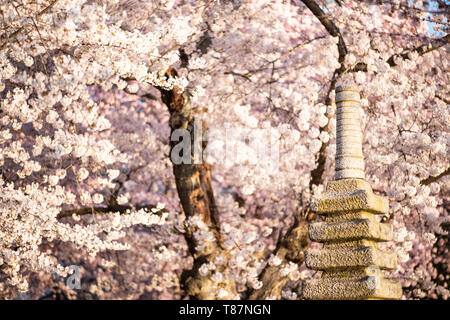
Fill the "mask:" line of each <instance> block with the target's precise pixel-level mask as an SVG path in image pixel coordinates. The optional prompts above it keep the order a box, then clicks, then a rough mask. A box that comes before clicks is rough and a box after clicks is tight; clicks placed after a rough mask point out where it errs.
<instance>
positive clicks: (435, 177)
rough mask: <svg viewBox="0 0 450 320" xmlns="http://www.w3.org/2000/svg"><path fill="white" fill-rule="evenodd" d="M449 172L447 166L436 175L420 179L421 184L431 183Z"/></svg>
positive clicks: (449, 168) (449, 169)
mask: <svg viewBox="0 0 450 320" xmlns="http://www.w3.org/2000/svg"><path fill="white" fill-rule="evenodd" d="M449 174H450V167H448V168H447V169H446V170H445V171H444V172H442V173H440V174H438V175H437V176H432V177H428V178H426V179H423V180H422V181H420V184H421V185H424V186H427V185H429V184H432V183H433V182H436V181H438V180H439V179H441V178H443V177H445V176H448V175H449Z"/></svg>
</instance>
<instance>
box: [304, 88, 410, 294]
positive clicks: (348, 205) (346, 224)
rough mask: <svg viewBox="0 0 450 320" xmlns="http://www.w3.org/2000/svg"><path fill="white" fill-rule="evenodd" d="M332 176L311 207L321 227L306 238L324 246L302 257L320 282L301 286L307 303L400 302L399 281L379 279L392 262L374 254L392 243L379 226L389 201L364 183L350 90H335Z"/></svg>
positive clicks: (355, 99) (355, 97) (355, 94)
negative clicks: (320, 218) (381, 245)
mask: <svg viewBox="0 0 450 320" xmlns="http://www.w3.org/2000/svg"><path fill="white" fill-rule="evenodd" d="M336 106H337V111H336V120H337V122H336V123H337V125H336V131H337V132H336V165H335V167H336V175H335V180H334V181H332V182H330V183H329V184H328V185H327V188H326V192H325V193H324V194H323V195H322V196H321V197H320V198H318V199H316V200H314V201H313V203H312V206H311V208H312V210H313V211H314V212H316V213H317V214H320V215H322V216H323V217H324V222H317V223H312V224H311V225H310V227H309V237H310V239H311V240H312V241H316V242H321V243H323V247H322V248H321V249H310V250H307V252H306V266H307V267H308V268H310V269H314V270H320V271H323V272H322V277H321V279H315V280H308V281H305V283H304V286H303V296H304V298H306V299H324V300H325V299H338V300H340V299H400V298H401V295H402V288H401V284H400V282H399V281H394V280H388V279H385V278H384V277H383V274H382V270H393V269H395V268H396V266H397V256H396V254H395V253H393V252H388V251H383V250H380V249H379V248H378V245H377V242H380V241H391V240H392V238H393V228H392V225H390V224H388V223H382V222H379V220H380V219H377V215H384V214H387V213H388V211H389V203H388V200H387V199H386V198H384V197H380V196H377V195H375V194H374V193H373V192H372V188H371V187H370V185H369V183H367V182H366V181H365V178H364V158H363V154H362V132H361V124H360V121H361V120H360V108H361V106H360V97H359V91H358V89H357V88H355V87H350V86H345V87H343V86H341V87H338V88H337V89H336Z"/></svg>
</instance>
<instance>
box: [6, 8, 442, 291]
mask: <svg viewBox="0 0 450 320" xmlns="http://www.w3.org/2000/svg"><path fill="white" fill-rule="evenodd" d="M448 10H449V7H448V4H447V3H446V1H441V0H434V1H425V0H414V1H411V0H408V1H406V0H405V1H403V0H390V1H388V0H378V1H354V0H340V1H337V0H336V1H326V0H292V1H282V0H276V1H266V0H259V1H256V0H246V1H237V0H235V1H225V0H222V1H213V0H201V1H182V0H175V1H173V0H166V1H131V0H128V1H125V0H119V1H86V0H65V1H61V0H59V1H58V0H53V1H50V0H41V1H36V0H14V1H1V2H0V12H1V19H0V21H1V26H2V33H1V34H2V35H1V37H0V72H1V82H0V94H1V105H0V149H1V153H0V164H1V167H0V168H1V169H0V170H1V171H0V172H1V175H0V214H1V215H0V279H1V282H0V296H1V297H2V298H6V299H11V298H16V297H25V298H30V297H31V298H46V297H49V298H78V299H105V298H106V299H108V298H116V299H117V298H120V299H138V298H141V299H164V298H169V299H180V298H185V297H190V298H195V299H300V298H302V296H301V284H302V280H304V279H308V278H311V277H317V276H318V274H315V273H313V272H311V271H310V270H307V269H306V268H305V266H304V263H303V262H304V251H305V250H306V249H307V248H308V247H309V246H316V245H317V244H315V243H310V241H309V239H308V236H307V228H308V224H309V222H311V221H313V220H316V219H320V217H317V216H316V215H315V214H314V213H312V212H310V209H309V204H310V202H311V199H312V198H313V197H314V196H318V195H320V194H321V193H322V192H323V189H324V186H326V183H327V182H328V181H330V180H331V179H333V170H334V156H335V150H336V139H335V130H336V121H335V118H334V112H335V103H334V95H335V88H336V86H337V85H338V84H339V83H347V82H351V83H354V84H356V85H357V86H358V87H359V88H360V90H361V97H362V104H363V111H362V122H363V131H364V146H363V148H364V150H363V151H364V155H365V161H366V179H367V180H368V181H369V183H370V184H371V185H372V186H373V187H374V191H375V192H377V193H379V194H383V195H384V196H386V197H388V198H389V200H390V205H391V207H390V215H389V216H386V217H380V219H382V220H383V221H389V222H391V223H393V224H394V233H395V235H396V239H395V242H393V243H388V244H386V245H385V246H386V247H387V248H389V249H391V250H396V251H397V253H398V256H399V267H398V269H397V270H396V271H395V272H394V273H393V274H392V275H391V276H392V277H394V278H399V279H401V280H402V283H403V287H404V290H403V291H404V298H405V299H409V298H441V299H447V298H448V297H449V294H450V293H449V288H448V280H449V279H450V275H449V273H448V271H449V270H448V268H449V267H448V226H449V216H448V205H449V200H450V199H449V189H448V185H449V183H448V182H449V177H448V174H449V161H448V142H449V132H448V126H449V122H450V113H449V108H448V104H449V87H448V83H449V81H448V80H449V79H448V73H447V72H446V70H448V61H449V59H448V56H449V55H448V42H449V36H448V34H447V32H448V18H447V17H448ZM180 132H181V133H182V132H186V133H187V136H186V137H187V138H188V141H186V140H184V139H181V136H180V134H179V133H180ZM199 137H200V139H197V138H199ZM243 137H244V138H243ZM182 140H183V141H182ZM181 142H183V143H184V146H186V143H187V145H188V146H189V149H188V151H186V150H187V149H184V151H183V158H184V159H185V160H187V161H182V162H180V161H179V156H180V154H179V147H180V143H181ZM252 143H254V145H258V146H260V147H267V150H266V149H264V150H265V152H262V153H261V155H262V157H260V156H259V154H256V153H257V152H256V150H255V148H252ZM264 150H263V151H264ZM268 150H269V151H268ZM71 266H76V268H78V269H77V270H80V276H81V283H80V285H81V287H80V288H73V287H71V286H70V285H68V282H67V281H66V279H67V277H70V274H71V272H73V270H74V269H73V268H72V267H71Z"/></svg>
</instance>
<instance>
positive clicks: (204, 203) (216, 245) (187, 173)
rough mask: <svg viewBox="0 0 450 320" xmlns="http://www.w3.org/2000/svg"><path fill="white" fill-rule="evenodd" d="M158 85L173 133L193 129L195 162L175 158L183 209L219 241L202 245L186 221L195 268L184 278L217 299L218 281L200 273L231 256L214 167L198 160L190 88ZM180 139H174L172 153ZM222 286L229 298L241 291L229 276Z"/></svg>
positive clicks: (198, 293)
mask: <svg viewBox="0 0 450 320" xmlns="http://www.w3.org/2000/svg"><path fill="white" fill-rule="evenodd" d="M166 76H167V77H176V76H177V72H176V70H175V69H174V68H172V67H170V68H169V69H168V70H167V72H166ZM158 89H159V90H160V92H161V98H162V101H163V102H164V103H165V104H166V106H167V108H168V110H169V112H170V122H169V125H170V128H171V134H172V132H174V131H175V130H177V129H185V130H188V131H189V133H190V137H191V146H192V148H191V150H192V154H191V163H190V164H177V163H174V162H173V161H172V159H171V161H172V164H173V173H174V176H175V183H176V187H177V191H178V195H179V198H180V202H181V206H182V211H183V213H184V215H185V216H186V219H189V218H190V217H199V218H200V219H201V221H203V223H205V224H206V226H208V228H209V229H210V231H212V232H213V233H214V236H215V241H213V242H208V245H207V246H206V247H205V248H202V249H199V248H198V244H199V243H198V241H197V239H196V238H195V237H194V232H195V231H196V228H195V227H193V226H190V225H189V224H187V225H186V233H185V239H186V242H187V244H188V247H189V252H190V254H191V255H192V257H193V258H194V266H193V268H192V269H191V270H185V271H184V272H183V274H182V277H181V280H182V283H183V285H184V289H185V290H186V292H187V293H188V294H189V296H190V297H191V298H194V299H214V298H215V296H214V292H212V290H211V289H212V288H213V287H214V284H213V283H212V281H211V280H210V279H208V278H207V277H204V276H201V275H200V273H199V268H200V266H201V265H202V264H203V263H208V262H213V261H214V259H215V258H216V257H217V256H219V255H220V254H223V255H224V256H225V257H228V254H227V252H226V250H224V249H223V248H222V243H221V242H222V241H221V236H220V232H219V217H218V210H217V206H216V203H215V200H214V191H213V188H212V185H211V167H210V165H208V164H207V163H204V162H202V163H201V164H195V163H194V154H193V152H194V149H195V147H194V129H195V127H194V122H195V121H196V119H195V116H194V112H193V111H192V110H191V107H190V103H189V96H188V94H187V92H185V91H183V90H181V89H180V88H177V87H175V88H173V89H172V90H165V89H163V88H158ZM197 121H199V120H197ZM205 130H206V124H205V123H204V122H203V123H202V132H201V133H200V134H201V135H203V132H204V131H205ZM176 143H177V142H174V141H171V154H172V150H173V147H174V146H175V145H176ZM205 147H206V145H205V144H204V143H202V145H201V149H202V150H201V151H202V152H203V150H204V148H205ZM220 268H225V266H224V265H223V266H218V269H217V271H224V270H220ZM221 287H222V288H223V289H225V290H226V291H227V292H228V293H229V296H227V297H224V298H228V299H229V298H231V297H232V296H234V295H236V294H237V291H236V284H235V282H234V281H233V280H231V279H229V278H225V279H224V282H223V283H222V284H221Z"/></svg>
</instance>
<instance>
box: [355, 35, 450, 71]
mask: <svg viewBox="0 0 450 320" xmlns="http://www.w3.org/2000/svg"><path fill="white" fill-rule="evenodd" d="M449 42H450V35H448V34H447V35H446V36H445V37H442V38H439V39H433V40H432V41H431V42H430V43H428V44H423V45H421V46H418V47H415V48H412V49H407V50H405V51H404V52H403V53H400V54H394V55H392V56H391V57H389V59H388V60H386V62H387V63H388V64H389V65H390V66H391V67H395V66H396V65H397V64H396V63H395V60H396V59H397V58H402V59H404V60H407V59H410V54H411V53H417V54H418V55H419V56H423V55H424V54H426V53H428V52H431V51H434V50H437V49H439V48H442V47H443V46H445V45H447V44H448V43H449ZM349 71H350V72H358V71H362V72H367V64H366V63H364V62H358V63H357V64H356V65H355V66H354V67H353V69H351V70H349Z"/></svg>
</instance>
